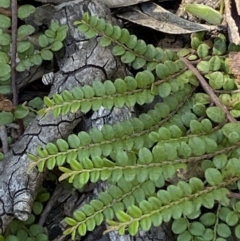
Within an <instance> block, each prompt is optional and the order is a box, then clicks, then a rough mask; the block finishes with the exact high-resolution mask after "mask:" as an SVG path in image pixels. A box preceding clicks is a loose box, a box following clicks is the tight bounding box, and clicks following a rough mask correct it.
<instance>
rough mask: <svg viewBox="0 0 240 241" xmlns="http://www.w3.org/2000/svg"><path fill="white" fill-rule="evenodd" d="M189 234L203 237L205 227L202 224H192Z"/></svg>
mask: <svg viewBox="0 0 240 241" xmlns="http://www.w3.org/2000/svg"><path fill="white" fill-rule="evenodd" d="M189 232H190V233H191V234H192V235H194V236H202V235H204V232H205V227H204V226H203V224H202V223H200V222H196V221H195V222H192V223H190V225H189Z"/></svg>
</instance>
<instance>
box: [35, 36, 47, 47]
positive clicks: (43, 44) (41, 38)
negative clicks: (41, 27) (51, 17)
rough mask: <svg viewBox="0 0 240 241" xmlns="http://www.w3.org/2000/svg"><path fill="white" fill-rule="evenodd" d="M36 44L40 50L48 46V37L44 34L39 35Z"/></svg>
mask: <svg viewBox="0 0 240 241" xmlns="http://www.w3.org/2000/svg"><path fill="white" fill-rule="evenodd" d="M38 44H39V46H40V47H42V48H44V47H46V46H48V44H49V41H48V37H47V36H46V35H45V34H41V35H40V36H39V37H38Z"/></svg>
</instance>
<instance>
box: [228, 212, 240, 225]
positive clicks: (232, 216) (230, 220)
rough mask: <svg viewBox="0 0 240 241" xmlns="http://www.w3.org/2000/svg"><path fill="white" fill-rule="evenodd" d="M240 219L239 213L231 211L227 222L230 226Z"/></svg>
mask: <svg viewBox="0 0 240 241" xmlns="http://www.w3.org/2000/svg"><path fill="white" fill-rule="evenodd" d="M238 221H239V217H238V213H236V212H234V211H231V212H229V213H228V214H227V217H226V223H227V225H229V226H235V225H236V224H237V223H238Z"/></svg>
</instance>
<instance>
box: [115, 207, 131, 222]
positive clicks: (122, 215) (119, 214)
mask: <svg viewBox="0 0 240 241" xmlns="http://www.w3.org/2000/svg"><path fill="white" fill-rule="evenodd" d="M116 217H117V219H118V220H119V221H120V222H128V221H130V220H131V216H129V215H128V214H127V213H125V212H124V211H122V210H119V211H118V212H117V213H116Z"/></svg>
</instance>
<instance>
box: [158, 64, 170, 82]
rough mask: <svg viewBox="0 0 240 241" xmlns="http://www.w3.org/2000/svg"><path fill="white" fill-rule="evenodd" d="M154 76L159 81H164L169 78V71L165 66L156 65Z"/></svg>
mask: <svg viewBox="0 0 240 241" xmlns="http://www.w3.org/2000/svg"><path fill="white" fill-rule="evenodd" d="M156 74H157V76H158V77H159V78H160V79H165V78H167V77H168V76H169V70H168V68H167V66H166V65H164V64H158V65H157V66H156Z"/></svg>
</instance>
